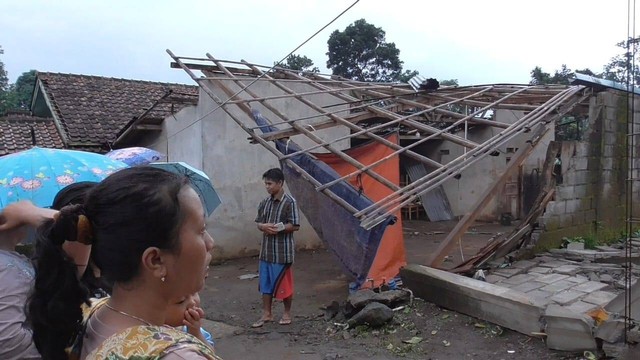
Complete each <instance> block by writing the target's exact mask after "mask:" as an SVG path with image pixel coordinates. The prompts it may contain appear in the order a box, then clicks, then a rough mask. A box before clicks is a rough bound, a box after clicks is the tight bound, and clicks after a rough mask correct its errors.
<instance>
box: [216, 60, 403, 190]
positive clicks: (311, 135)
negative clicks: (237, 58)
mask: <svg viewBox="0 0 640 360" xmlns="http://www.w3.org/2000/svg"><path fill="white" fill-rule="evenodd" d="M207 57H208V58H210V59H211V61H213V62H214V63H215V64H216V65H218V66H219V67H222V69H224V67H223V66H222V64H221V63H219V62H218V61H217V60H216V59H215V58H214V57H213V56H211V55H210V54H207ZM223 71H224V70H223ZM265 76H266V77H268V75H265ZM219 85H220V86H221V87H223V88H226V87H225V86H224V85H223V84H219ZM245 92H246V93H247V94H249V95H250V96H253V97H254V98H256V97H257V95H256V94H255V93H254V92H253V91H251V90H250V89H245ZM260 103H261V104H262V105H263V106H265V107H266V108H267V109H269V110H270V111H271V112H272V113H274V114H275V115H276V116H278V117H279V118H281V119H283V120H285V121H286V120H288V119H287V117H286V116H285V115H284V114H283V113H281V112H280V111H279V110H278V109H276V108H275V107H273V106H271V105H270V104H269V103H267V102H266V100H261V101H260ZM247 115H249V116H251V111H250V110H249V112H248V113H247ZM291 126H292V127H293V128H295V129H296V130H298V131H299V132H302V133H303V134H304V135H306V136H307V137H308V138H309V139H311V140H312V141H314V142H316V143H318V144H321V146H322V147H324V148H325V149H327V150H328V151H330V152H331V153H333V154H335V155H336V156H338V157H340V158H341V159H342V160H344V161H346V162H348V163H349V164H351V165H353V166H354V167H356V168H357V169H361V170H362V171H364V172H366V173H367V175H369V176H371V177H372V178H374V179H376V180H377V181H379V182H380V183H382V184H384V185H385V186H387V187H388V188H390V189H391V190H394V191H396V190H398V189H399V187H398V186H397V185H396V184H394V183H393V182H391V181H389V180H388V179H386V178H385V177H383V176H382V175H380V174H378V173H376V172H374V171H372V170H369V169H364V164H361V163H360V162H358V161H357V160H356V159H354V158H352V157H350V156H348V155H346V154H345V153H343V152H342V151H340V150H338V149H336V148H334V147H333V146H331V145H330V144H326V143H324V141H323V140H322V139H321V138H319V137H318V136H317V135H315V134H314V133H313V132H311V131H309V130H307V129H305V128H304V127H303V126H299V125H298V124H296V123H291ZM282 159H284V157H283V158H282Z"/></svg>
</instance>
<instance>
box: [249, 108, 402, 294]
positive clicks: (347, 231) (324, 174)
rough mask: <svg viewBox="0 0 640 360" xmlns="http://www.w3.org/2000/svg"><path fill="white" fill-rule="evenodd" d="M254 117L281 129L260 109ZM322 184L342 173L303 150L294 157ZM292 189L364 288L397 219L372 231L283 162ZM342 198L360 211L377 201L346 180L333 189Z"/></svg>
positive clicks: (282, 144)
mask: <svg viewBox="0 0 640 360" xmlns="http://www.w3.org/2000/svg"><path fill="white" fill-rule="evenodd" d="M252 113H253V119H254V120H255V122H256V124H258V126H259V127H260V130H261V131H262V132H263V133H269V132H273V131H276V130H278V129H277V128H275V127H273V126H271V125H269V121H268V120H267V119H266V118H264V117H263V116H262V114H260V112H258V111H257V110H252ZM275 143H276V147H277V149H278V150H279V151H280V152H282V153H283V154H291V153H294V152H296V151H299V150H300V146H298V145H297V144H295V143H294V142H293V141H285V140H276V141H275ZM290 160H291V161H293V162H294V163H295V164H297V165H298V166H300V167H301V168H302V169H304V170H305V171H306V172H307V173H308V174H309V175H311V176H312V177H313V178H314V179H316V180H317V181H318V182H319V183H321V184H326V183H328V182H330V181H333V180H335V179H338V178H340V175H339V174H338V173H337V172H336V171H335V170H333V169H332V168H331V167H330V166H329V165H327V164H325V163H324V162H322V161H320V160H317V159H315V158H314V157H313V156H311V155H309V154H306V153H302V154H298V155H295V156H293V157H292V158H291V159H290ZM281 166H282V169H283V172H284V174H285V179H286V181H287V184H288V187H289V190H290V191H291V194H292V195H293V197H294V198H295V199H296V200H297V202H298V206H299V207H300V209H301V210H302V212H303V213H304V215H305V217H306V218H307V220H309V223H310V224H311V226H312V227H313V229H314V230H315V231H316V233H317V234H318V236H319V237H320V239H322V241H323V242H324V243H325V245H326V246H327V247H328V248H329V249H330V250H331V251H332V252H333V253H334V255H336V257H337V258H338V260H339V261H340V264H341V265H342V266H343V268H344V270H345V272H346V273H347V275H349V276H351V277H352V278H353V281H354V282H355V284H354V285H355V286H354V287H358V288H359V287H360V285H362V284H363V283H364V282H365V281H366V279H367V274H368V273H369V269H370V268H371V264H372V263H373V260H374V258H375V256H376V253H377V251H378V246H379V245H380V241H381V239H382V235H383V234H384V231H385V229H386V227H387V225H390V224H392V223H393V222H394V221H395V218H394V217H393V216H389V217H388V218H387V219H386V220H385V221H383V222H382V223H380V224H378V225H377V226H375V227H374V228H372V229H371V230H365V229H364V228H362V227H361V226H360V220H359V219H357V218H356V217H355V216H353V214H351V213H350V212H349V211H347V210H346V209H345V208H343V207H342V206H340V205H339V204H337V203H336V202H335V201H333V200H331V199H330V198H329V197H328V196H326V195H324V194H323V193H321V192H319V191H317V190H316V189H315V186H314V185H313V184H312V183H311V182H309V181H307V180H306V179H304V178H303V177H302V175H301V174H299V173H298V172H297V171H296V170H295V169H293V168H291V167H290V166H287V165H286V164H285V163H284V162H283V163H282V164H281ZM329 189H330V190H331V191H332V192H333V193H334V194H336V195H337V196H338V197H340V198H341V199H343V200H344V201H346V202H347V203H349V204H350V205H351V206H353V207H354V208H356V209H358V210H362V209H364V208H366V207H368V206H370V205H372V204H373V202H372V201H371V200H370V199H369V198H367V197H366V196H365V195H363V194H360V193H359V192H358V191H357V190H356V189H355V188H354V187H353V186H351V185H350V184H349V183H348V182H346V181H344V180H343V181H340V182H339V183H336V184H335V185H333V186H331V187H330V188H329Z"/></svg>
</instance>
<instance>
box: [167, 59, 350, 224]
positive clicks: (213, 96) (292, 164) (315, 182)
mask: <svg viewBox="0 0 640 360" xmlns="http://www.w3.org/2000/svg"><path fill="white" fill-rule="evenodd" d="M167 53H169V55H170V56H171V57H172V58H173V59H174V61H176V63H178V64H179V65H180V66H181V67H182V69H183V70H184V71H185V72H187V74H189V76H191V78H192V79H193V80H194V81H196V82H197V83H198V84H200V81H198V78H197V77H196V76H195V74H194V73H193V72H192V71H191V69H189V68H187V67H186V66H184V64H183V63H182V61H180V59H178V58H176V56H175V55H174V54H173V53H172V52H171V50H169V49H167ZM202 89H203V90H204V91H205V92H206V93H207V95H209V96H210V97H211V99H213V101H215V102H216V103H218V104H222V101H221V100H220V98H218V97H217V96H216V94H214V93H213V91H212V90H211V89H209V88H208V87H207V86H202ZM240 106H242V105H240ZM223 109H224V111H225V112H226V113H227V114H228V115H229V117H231V119H232V120H233V121H234V122H235V123H236V124H238V126H240V127H241V128H242V129H243V130H244V131H245V132H246V133H247V134H249V136H251V137H252V138H253V139H254V140H255V141H257V142H258V143H260V144H261V145H262V146H264V147H265V148H266V149H267V150H268V151H269V152H271V153H272V154H273V155H275V156H276V157H277V158H278V160H280V158H281V156H282V154H281V153H280V152H279V151H278V150H277V149H274V148H273V147H271V145H270V144H269V143H268V142H267V141H265V140H264V139H262V138H261V137H259V136H258V135H257V134H256V133H255V132H253V131H251V130H250V129H248V128H247V127H246V125H245V124H244V123H243V122H242V121H240V119H238V118H237V117H236V116H235V115H233V114H232V113H231V111H229V110H228V109H226V108H225V107H223ZM284 161H285V162H286V163H287V165H289V166H290V167H292V168H293V169H295V170H296V171H297V172H298V173H299V174H300V175H301V176H302V177H303V178H305V179H306V180H307V181H309V182H310V183H312V184H313V185H315V186H319V185H321V184H320V182H318V180H316V179H315V178H314V177H313V176H311V175H310V174H309V173H307V172H306V171H305V170H304V169H303V168H301V167H300V166H299V165H298V164H296V163H295V162H293V161H291V160H284ZM323 193H324V194H325V195H327V196H328V197H329V198H330V199H332V200H333V201H335V202H336V203H338V204H339V205H340V206H342V207H344V208H345V209H346V210H347V211H349V212H351V213H354V212H356V211H357V209H356V208H354V207H353V206H352V205H351V204H349V203H348V202H346V201H344V200H343V199H342V198H340V197H339V196H337V195H336V194H335V193H333V192H332V191H331V190H329V189H325V190H324V191H323Z"/></svg>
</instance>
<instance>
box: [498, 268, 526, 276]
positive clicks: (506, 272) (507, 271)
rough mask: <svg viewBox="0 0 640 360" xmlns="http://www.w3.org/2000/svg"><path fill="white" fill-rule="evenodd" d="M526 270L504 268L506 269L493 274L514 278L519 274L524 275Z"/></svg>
mask: <svg viewBox="0 0 640 360" xmlns="http://www.w3.org/2000/svg"><path fill="white" fill-rule="evenodd" d="M523 272H524V270H522V269H518V268H504V269H496V270H494V271H493V272H492V274H495V275H499V276H504V277H512V276H516V275H518V274H521V273H523Z"/></svg>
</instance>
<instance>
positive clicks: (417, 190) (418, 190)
mask: <svg viewBox="0 0 640 360" xmlns="http://www.w3.org/2000/svg"><path fill="white" fill-rule="evenodd" d="M582 88H583V87H581V86H577V87H574V88H572V89H569V90H567V91H566V92H565V93H564V94H559V95H562V96H561V97H560V98H557V97H554V101H553V106H547V107H544V108H545V109H543V110H541V111H542V113H541V114H537V115H536V116H535V117H532V119H527V123H525V124H522V123H521V124H520V125H519V128H520V130H518V129H513V130H514V131H527V129H529V128H530V127H531V126H533V125H535V124H536V123H538V122H540V121H543V120H544V119H545V117H546V116H547V115H548V114H549V113H550V112H551V111H557V107H558V106H560V105H561V104H562V102H565V101H568V99H569V98H570V97H571V96H573V95H575V94H576V93H577V92H578V91H580V90H582ZM582 99H584V97H580V98H579V99H574V101H572V102H570V103H569V104H568V105H567V106H566V108H567V110H566V111H569V109H570V108H572V107H573V106H575V105H576V104H577V103H578V102H580V101H581V100H582ZM541 109H542V108H541ZM566 111H558V113H559V114H564V113H566ZM538 112H540V111H538ZM528 115H530V114H528ZM528 115H527V116H528ZM527 116H525V117H523V119H525V118H527ZM559 116H560V115H557V114H556V115H554V118H557V117H559ZM521 120H522V119H521ZM551 121H552V120H549V121H545V123H548V122H551ZM515 135H517V132H516V133H512V134H511V135H508V136H507V135H505V136H501V134H499V135H497V136H494V137H493V138H492V139H491V140H490V141H489V142H486V143H485V144H487V146H495V147H498V146H500V145H502V144H504V143H506V142H507V141H509V140H510V139H511V138H513V136H515ZM490 143H492V144H493V145H492V144H490ZM483 145H484V144H483ZM476 150H478V149H474V150H473V152H476ZM490 150H491V149H490V148H488V149H481V150H480V152H476V153H474V154H473V158H475V157H479V158H482V157H484V156H487V154H488V153H489V151H490ZM467 156H470V154H469V153H467ZM462 157H463V156H461V157H459V158H458V159H460V158H462ZM458 159H456V160H458ZM470 159H472V158H470ZM456 160H454V161H456ZM472 161H473V162H475V161H476V160H472ZM452 162H453V161H452ZM450 164H451V162H450V163H448V164H447V165H446V166H448V165H450ZM470 165H471V163H469V161H468V160H466V159H465V160H463V161H462V162H459V163H457V164H455V165H454V166H453V167H451V168H449V169H445V170H449V171H450V172H449V173H448V174H443V173H442V170H443V169H439V170H438V171H439V172H440V173H439V174H437V175H436V176H435V177H434V178H432V179H428V177H423V178H421V179H419V180H418V181H416V182H414V183H419V185H418V186H414V187H413V189H412V191H411V192H405V195H404V197H403V198H407V200H405V201H404V202H402V203H400V204H399V205H397V206H395V207H392V206H393V204H394V203H397V198H395V197H394V198H391V197H388V199H386V200H385V199H382V200H380V201H378V202H377V203H376V204H374V205H371V206H369V207H368V208H366V209H363V210H360V211H359V212H356V213H355V214H354V215H355V216H357V217H364V219H363V221H362V226H363V227H365V228H370V226H375V224H376V223H377V222H379V221H380V218H379V216H378V217H373V218H370V217H369V215H364V214H363V213H364V212H372V213H373V212H375V213H379V211H380V210H381V209H382V208H384V209H387V210H386V212H385V213H392V212H394V211H395V210H397V209H398V208H400V207H402V206H404V205H406V204H407V203H410V202H411V201H413V200H414V199H415V198H416V197H417V196H419V195H420V194H423V193H425V192H427V191H430V190H431V189H433V188H434V187H435V186H438V185H439V184H440V183H442V182H443V181H444V180H446V178H448V176H451V175H452V174H455V173H459V172H461V171H462V170H464V169H466V168H467V167H468V166H470ZM430 175H431V174H430ZM443 175H444V178H442V177H443ZM438 178H440V179H438ZM414 183H411V184H410V185H408V186H407V187H405V188H404V189H405V190H407V188H408V187H411V186H413V185H414ZM385 202H386V203H385Z"/></svg>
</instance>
